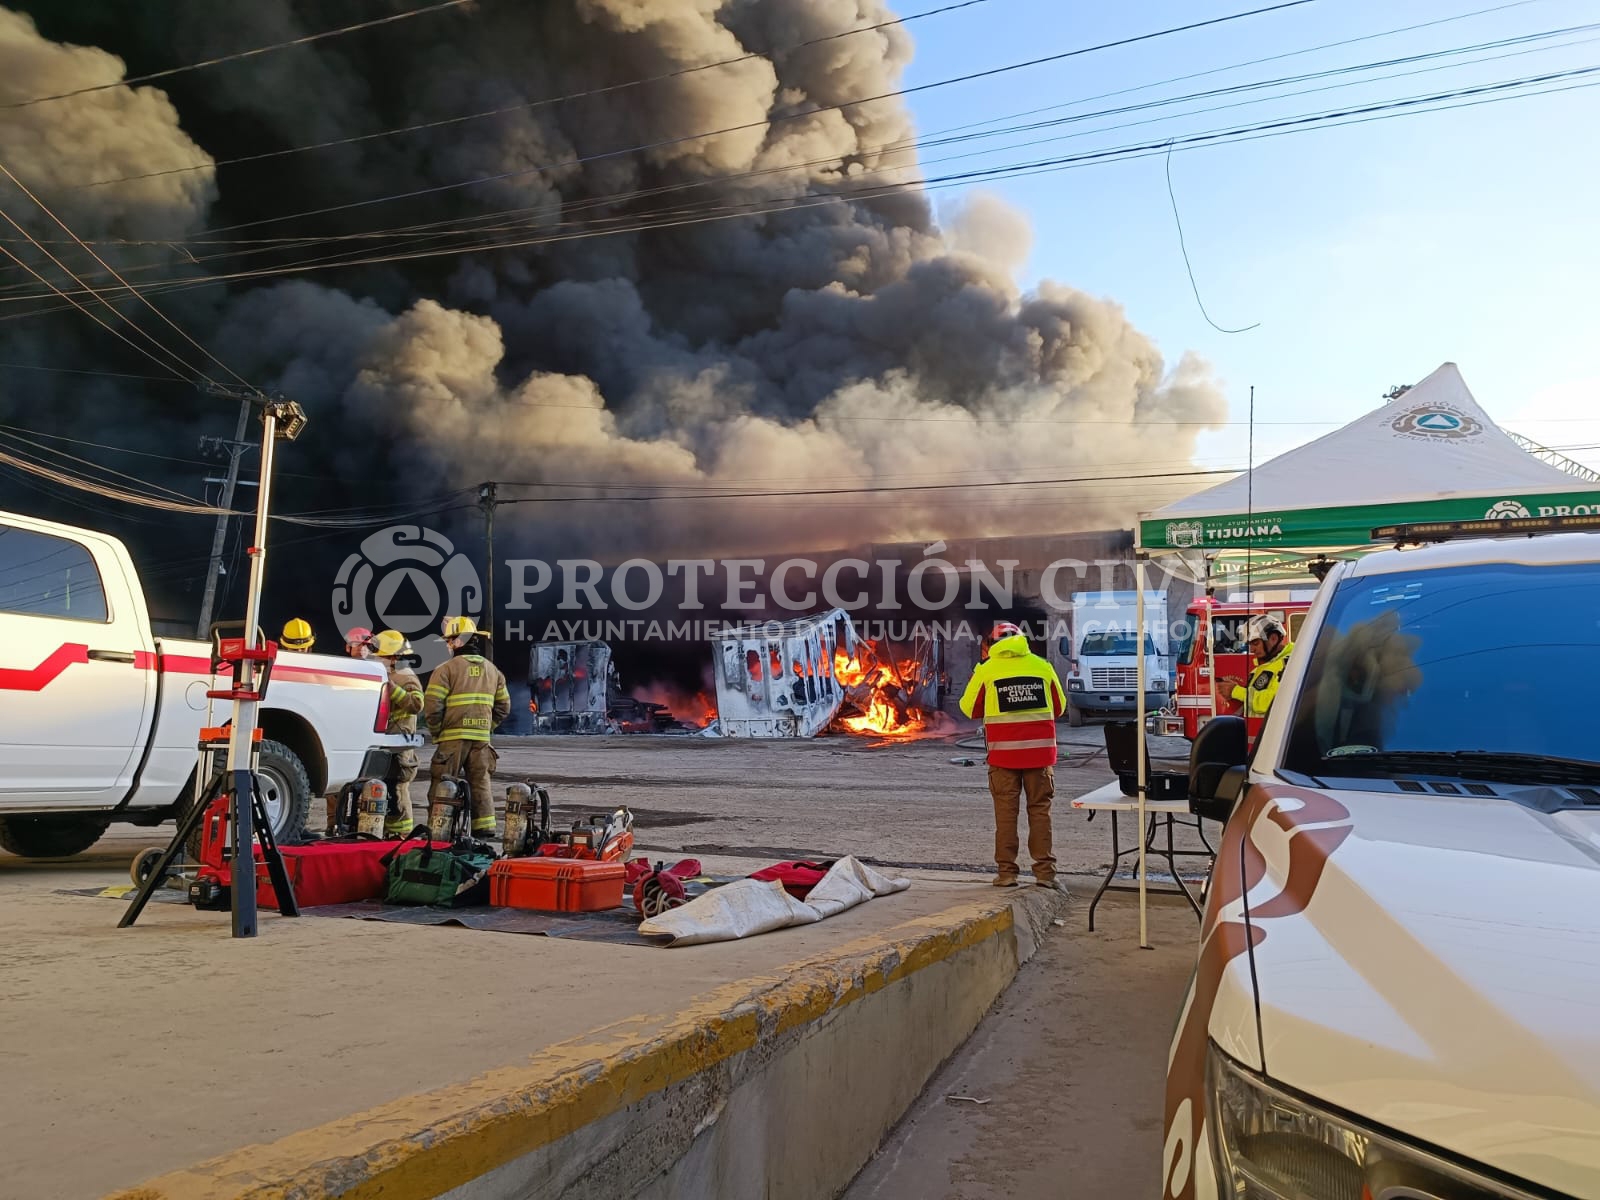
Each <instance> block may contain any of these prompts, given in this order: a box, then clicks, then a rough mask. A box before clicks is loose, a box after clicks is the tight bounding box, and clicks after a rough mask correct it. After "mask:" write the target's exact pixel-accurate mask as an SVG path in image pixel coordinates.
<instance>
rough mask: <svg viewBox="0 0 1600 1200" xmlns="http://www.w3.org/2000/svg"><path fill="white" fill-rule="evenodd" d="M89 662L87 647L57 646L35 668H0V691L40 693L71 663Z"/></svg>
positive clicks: (75, 643) (73, 643)
mask: <svg viewBox="0 0 1600 1200" xmlns="http://www.w3.org/2000/svg"><path fill="white" fill-rule="evenodd" d="M88 661H89V647H88V646H86V645H82V644H80V643H78V642H68V643H66V644H65V645H63V646H57V647H56V648H55V649H54V650H52V651H51V652H50V657H49V658H47V659H45V660H44V661H43V662H42V663H40V664H39V665H38V666H37V667H0V691H6V692H42V691H44V689H45V688H47V687H49V686H50V684H51V682H52V681H53V680H54V679H55V678H56V676H58V675H60V674H61V672H63V671H65V670H66V669H67V668H68V667H70V666H71V665H72V664H73V663H86V662H88Z"/></svg>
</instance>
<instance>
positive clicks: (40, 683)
mask: <svg viewBox="0 0 1600 1200" xmlns="http://www.w3.org/2000/svg"><path fill="white" fill-rule="evenodd" d="M88 661H89V647H88V646H87V645H85V644H83V643H81V642H67V643H65V644H63V645H61V646H57V647H56V648H55V649H54V650H52V651H51V652H50V656H49V657H48V658H46V659H45V660H44V661H43V662H42V663H40V664H39V665H38V666H37V667H0V692H42V691H44V689H45V688H47V687H49V686H50V685H51V684H52V683H54V682H55V681H56V679H57V678H58V677H59V676H60V675H61V673H62V672H63V671H65V670H66V669H67V668H68V667H70V666H72V665H73V664H74V663H86V662H88ZM157 661H158V656H157V655H156V654H155V653H154V652H152V651H149V650H135V651H134V653H133V669H134V670H136V671H153V670H155V669H156V663H157ZM159 662H160V665H161V672H162V673H163V674H165V675H200V676H204V677H206V678H210V676H211V660H210V659H209V658H197V657H195V656H194V655H189V654H167V655H162V656H160V657H159ZM228 673H229V667H228V665H227V664H226V663H224V664H223V666H222V670H221V671H220V672H219V674H223V675H226V674H228ZM273 674H274V675H275V676H277V677H278V678H279V679H294V680H298V681H300V682H302V683H320V684H325V685H327V686H329V687H348V686H349V684H348V683H346V682H345V681H346V680H350V679H355V680H359V681H361V682H363V683H367V684H370V685H372V686H373V687H377V686H378V684H379V683H380V682H381V681H382V676H379V675H372V674H369V673H367V672H364V671H331V670H325V669H323V668H319V667H287V666H277V667H275V668H274V670H273Z"/></svg>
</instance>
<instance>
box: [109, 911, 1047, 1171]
mask: <svg viewBox="0 0 1600 1200" xmlns="http://www.w3.org/2000/svg"><path fill="white" fill-rule="evenodd" d="M1061 907H1062V903H1061V897H1059V896H1057V895H1055V894H1052V893H1047V892H1042V891H1038V890H1036V889H1032V888H1028V889H1023V890H1021V891H1019V892H1013V893H1007V894H1001V895H996V896H984V897H981V898H975V899H973V900H970V901H966V902H964V903H962V904H959V905H956V906H954V907H952V908H950V909H947V910H945V911H944V912H941V913H937V914H932V915H929V916H925V917H920V918H917V919H914V920H911V921H907V922H904V923H903V924H901V925H897V926H894V927H891V928H890V929H887V930H884V931H883V932H882V933H880V934H877V935H872V936H868V937H863V938H860V939H857V940H856V941H853V942H850V943H848V944H846V945H844V946H841V947H839V948H838V949H836V950H835V951H833V952H830V953H828V954H825V955H820V956H817V957H816V958H813V959H811V960H808V961H807V962H804V963H801V964H798V965H796V966H795V967H792V968H790V969H788V970H786V971H785V972H784V973H782V974H774V975H769V976H763V977H759V978H756V979H753V980H741V981H740V982H738V983H737V984H731V985H728V986H726V987H723V988H719V989H717V990H716V991H714V992H712V993H710V994H709V995H708V996H706V997H705V998H703V999H702V1000H700V1001H699V1002H697V1003H696V1004H694V1005H693V1006H692V1007H691V1008H689V1009H687V1010H685V1011H683V1012H681V1013H678V1014H676V1015H675V1016H673V1017H672V1018H670V1019H669V1020H668V1021H667V1022H666V1023H664V1024H663V1023H662V1022H660V1021H658V1020H653V1019H650V1018H634V1019H630V1020H627V1021H622V1022H618V1023H616V1024H614V1025H610V1026H606V1027H603V1028H600V1029H597V1030H594V1031H592V1032H590V1033H588V1034H585V1035H583V1036H581V1037H579V1038H575V1039H572V1040H571V1041H568V1042H565V1043H562V1044H559V1045H556V1046H553V1047H550V1048H549V1049H547V1050H545V1051H543V1052H541V1053H540V1054H539V1055H537V1056H536V1057H534V1058H532V1059H531V1060H529V1061H527V1062H524V1063H522V1064H520V1065H517V1066H512V1067H503V1068H497V1069H495V1070H493V1071H489V1072H487V1073H485V1074H483V1075H480V1076H478V1077H477V1078H475V1079H472V1080H470V1081H468V1082H466V1083H461V1084H455V1085H451V1086H448V1087H444V1088H440V1089H437V1090H435V1091H431V1092H426V1093H420V1094H418V1095H414V1096H408V1097H405V1098H402V1099H400V1100H397V1101H394V1102H392V1103H389V1104H386V1105H382V1106H380V1107H378V1108H374V1109H370V1110H368V1111H366V1112H361V1113H356V1114H353V1115H352V1116H349V1117H345V1118H341V1119H340V1120H337V1121H333V1122H330V1123H328V1124H326V1125H322V1126H320V1127H317V1128H314V1129H309V1130H305V1131H303V1132H300V1133H295V1134H291V1135H289V1136H288V1137H285V1138H281V1139H279V1140H278V1141H276V1142H272V1143H268V1144H265V1145H257V1146H249V1147H245V1148H243V1149H241V1150H237V1151H234V1152H231V1153H229V1154H225V1155H222V1156H220V1157H218V1158H214V1159H211V1160H209V1161H207V1162H204V1163H201V1164H198V1165H197V1166H194V1167H191V1168H187V1169H184V1170H180V1171H174V1172H171V1173H169V1174H167V1175H163V1176H160V1177H158V1178H156V1179H153V1180H150V1181H149V1182H147V1183H144V1184H142V1185H140V1186H138V1187H135V1188H131V1189H128V1190H125V1191H121V1192H117V1193H115V1195H114V1197H112V1198H111V1200H223V1198H229V1200H313V1198H320V1197H339V1198H341V1200H379V1198H380V1197H381V1198H382V1200H429V1198H432V1197H441V1196H449V1197H450V1198H451V1200H499V1198H501V1197H506V1198H510V1197H522V1196H528V1195H538V1196H540V1197H563V1198H570V1200H585V1198H589V1197H594V1198H596V1200H598V1198H602V1197H603V1198H606V1200H617V1198H620V1197H627V1196H648V1197H651V1198H652V1200H676V1198H678V1197H695V1198H696V1200H700V1198H711V1197H718V1196H728V1197H743V1196H750V1195H761V1196H766V1197H774V1198H777V1197H790V1196H792V1197H796V1198H797V1200H799V1198H804V1200H811V1198H812V1197H816V1196H821V1195H835V1194H837V1193H838V1192H839V1191H840V1190H842V1189H843V1188H844V1187H845V1186H846V1185H847V1184H848V1183H849V1181H850V1179H851V1178H852V1177H853V1176H854V1174H855V1172H856V1170H858V1169H859V1167H860V1166H861V1164H862V1163H864V1162H865V1161H866V1160H867V1158H868V1157H870V1155H871V1154H872V1152H873V1150H874V1149H876V1147H877V1145H878V1143H879V1141H880V1140H881V1138H882V1136H883V1135H884V1133H885V1132H887V1130H888V1129H889V1128H890V1127H891V1126H892V1125H893V1124H894V1122H895V1121H896V1120H898V1118H899V1117H900V1115H901V1114H902V1113H903V1112H904V1111H905V1109H906V1108H907V1107H908V1106H909V1104H910V1103H911V1101H912V1100H913V1099H914V1098H915V1097H916V1095H917V1094H918V1092H920V1091H921V1089H922V1086H923V1085H924V1084H925V1083H926V1081H927V1079H928V1078H929V1077H930V1076H931V1075H932V1073H933V1071H934V1070H935V1069H937V1067H938V1065H939V1064H940V1063H941V1062H943V1061H944V1059H945V1058H947V1057H948V1056H949V1055H950V1054H951V1053H953V1052H954V1051H955V1049H956V1048H957V1047H958V1046H959V1045H960V1044H961V1042H962V1041H964V1040H965V1039H966V1037H967V1036H968V1035H969V1034H970V1033H971V1031H972V1029H973V1028H975V1027H976V1025H977V1022H978V1020H979V1019H980V1018H981V1017H982V1016H983V1014H984V1012H986V1011H987V1010H988V1008H989V1006H990V1005H991V1004H993V1002H994V1000H995V999H996V998H997V997H998V996H999V995H1000V993H1001V992H1002V991H1004V990H1005V987H1006V986H1007V985H1008V984H1009V983H1010V981H1011V979H1012V977H1013V976H1014V975H1015V974H1016V970H1017V967H1018V966H1019V965H1020V964H1021V963H1022V962H1025V961H1027V959H1028V958H1029V957H1031V956H1032V954H1033V952H1034V950H1035V949H1036V947H1037V945H1038V942H1039V940H1040V938H1041V937H1042V936H1043V933H1044V931H1046V930H1047V929H1048V928H1049V925H1050V920H1051V918H1052V917H1054V916H1055V915H1056V914H1057V913H1058V912H1059V911H1060V909H1061Z"/></svg>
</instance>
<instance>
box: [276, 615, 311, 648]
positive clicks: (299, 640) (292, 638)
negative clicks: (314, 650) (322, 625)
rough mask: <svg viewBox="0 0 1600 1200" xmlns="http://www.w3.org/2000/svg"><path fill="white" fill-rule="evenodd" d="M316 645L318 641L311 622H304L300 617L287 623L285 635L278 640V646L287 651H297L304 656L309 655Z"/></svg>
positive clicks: (285, 624) (284, 629)
mask: <svg viewBox="0 0 1600 1200" xmlns="http://www.w3.org/2000/svg"><path fill="white" fill-rule="evenodd" d="M316 644H317V639H316V637H315V635H313V634H312V632H311V622H310V621H303V620H301V619H300V618H299V617H295V618H294V619H292V620H290V621H287V622H285V623H284V626H283V634H282V636H281V637H279V638H278V645H280V646H282V647H283V648H284V649H285V650H295V651H298V652H300V653H302V654H305V653H309V652H310V650H311V647H313V646H315V645H316Z"/></svg>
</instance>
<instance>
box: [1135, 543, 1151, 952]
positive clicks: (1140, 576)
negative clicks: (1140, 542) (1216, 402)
mask: <svg viewBox="0 0 1600 1200" xmlns="http://www.w3.org/2000/svg"><path fill="white" fill-rule="evenodd" d="M1133 580H1134V587H1135V589H1137V590H1136V593H1135V594H1136V596H1137V599H1136V600H1135V602H1134V603H1135V606H1136V607H1135V612H1136V613H1137V616H1138V629H1137V630H1136V631H1135V632H1134V635H1133V636H1134V646H1135V647H1136V650H1135V652H1136V653H1137V654H1138V656H1139V670H1138V679H1137V681H1138V685H1139V696H1138V708H1137V710H1136V711H1137V712H1138V722H1139V729H1138V748H1139V759H1138V767H1137V768H1136V769H1137V771H1138V773H1139V774H1138V780H1139V948H1140V949H1141V950H1148V949H1150V926H1149V920H1148V916H1147V913H1146V897H1145V861H1144V851H1145V845H1146V843H1148V842H1149V840H1150V838H1149V836H1148V834H1147V832H1146V830H1145V796H1144V793H1145V787H1146V785H1147V784H1148V783H1149V780H1148V779H1146V778H1145V769H1144V768H1145V756H1146V755H1147V754H1148V753H1149V746H1148V743H1147V742H1146V740H1145V733H1144V690H1145V686H1146V682H1147V681H1146V679H1145V675H1146V663H1145V654H1144V639H1145V627H1144V555H1143V554H1141V553H1139V552H1138V551H1135V552H1134V560H1133Z"/></svg>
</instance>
